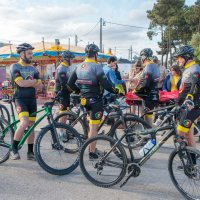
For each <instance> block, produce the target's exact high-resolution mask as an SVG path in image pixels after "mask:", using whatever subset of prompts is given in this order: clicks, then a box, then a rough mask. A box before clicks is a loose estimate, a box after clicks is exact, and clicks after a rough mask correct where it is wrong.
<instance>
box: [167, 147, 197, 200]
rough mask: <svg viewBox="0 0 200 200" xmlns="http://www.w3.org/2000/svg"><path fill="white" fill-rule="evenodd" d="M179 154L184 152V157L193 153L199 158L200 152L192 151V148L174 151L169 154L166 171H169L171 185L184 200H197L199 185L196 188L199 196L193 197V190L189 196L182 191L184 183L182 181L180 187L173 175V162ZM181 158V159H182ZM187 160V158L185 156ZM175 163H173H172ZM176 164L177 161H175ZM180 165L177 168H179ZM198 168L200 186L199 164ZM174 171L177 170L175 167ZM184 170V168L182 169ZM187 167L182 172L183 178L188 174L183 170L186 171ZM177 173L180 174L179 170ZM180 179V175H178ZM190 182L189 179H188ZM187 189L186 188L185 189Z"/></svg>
mask: <svg viewBox="0 0 200 200" xmlns="http://www.w3.org/2000/svg"><path fill="white" fill-rule="evenodd" d="M180 152H182V153H184V152H187V153H186V155H188V153H194V154H196V155H198V158H200V151H198V150H197V149H194V148H192V147H185V148H184V149H180V150H178V151H177V150H174V151H173V152H172V153H171V154H170V157H169V162H168V171H169V174H170V178H171V180H172V183H173V184H174V186H175V187H176V189H177V190H178V191H179V192H180V193H181V194H182V195H183V196H184V197H185V198H186V199H189V200H196V199H199V198H200V185H199V188H198V191H199V194H198V197H194V196H193V195H194V192H195V190H194V189H193V190H192V193H193V194H189V193H188V192H186V191H185V190H184V189H183V185H184V184H185V181H184V184H182V186H181V185H180V184H179V183H178V180H177V179H176V175H175V174H176V173H174V170H175V169H174V167H173V161H174V160H175V157H176V155H178V154H179V153H180ZM182 158H183V157H182ZM186 158H187V156H186ZM179 159H180V157H179ZM174 162H175V161H174ZM176 162H177V161H176ZM180 164H182V162H180ZM180 164H179V165H178V166H180ZM198 165H199V166H198V167H199V184H200V163H198ZM176 169H177V170H178V167H176ZM183 169H184V168H183ZM188 169H189V167H187V168H186V169H184V170H183V173H184V175H185V176H187V177H188V175H189V174H187V173H188V172H187V171H185V170H188ZM179 173H180V170H179ZM178 176H179V177H180V174H179V175H178ZM190 181H191V179H190ZM186 188H188V186H187V187H186Z"/></svg>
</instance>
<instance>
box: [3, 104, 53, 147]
mask: <svg viewBox="0 0 200 200" xmlns="http://www.w3.org/2000/svg"><path fill="white" fill-rule="evenodd" d="M42 111H45V113H44V114H43V115H42V116H41V117H40V118H39V119H37V120H36V121H35V123H34V124H33V125H32V126H30V127H29V128H28V130H27V131H26V132H25V133H24V135H23V137H22V139H21V140H20V142H19V144H18V149H20V148H21V147H22V146H23V144H24V142H25V141H26V139H27V137H28V136H29V134H30V133H31V131H32V130H33V129H34V128H35V127H36V126H37V125H38V124H39V123H40V122H41V121H42V120H43V119H44V118H45V117H47V116H48V115H50V114H51V108H49V107H45V108H42V109H40V110H38V111H36V112H34V113H32V114H31V116H32V115H34V114H36V113H40V112H42ZM12 120H13V122H12V123H11V124H9V125H8V126H7V127H6V128H5V129H4V130H3V131H2V134H3V135H4V136H5V135H6V133H7V132H8V130H9V129H10V128H13V129H14V130H15V131H16V129H17V123H19V122H20V120H15V116H12ZM5 145H6V147H8V148H9V149H11V148H12V144H4V146H5Z"/></svg>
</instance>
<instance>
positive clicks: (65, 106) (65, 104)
mask: <svg viewBox="0 0 200 200" xmlns="http://www.w3.org/2000/svg"><path fill="white" fill-rule="evenodd" d="M60 97H61V98H60V113H62V112H65V111H69V108H70V96H69V95H64V94H61V96H60Z"/></svg>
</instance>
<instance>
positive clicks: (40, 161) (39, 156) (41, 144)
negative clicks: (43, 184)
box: [35, 123, 82, 175]
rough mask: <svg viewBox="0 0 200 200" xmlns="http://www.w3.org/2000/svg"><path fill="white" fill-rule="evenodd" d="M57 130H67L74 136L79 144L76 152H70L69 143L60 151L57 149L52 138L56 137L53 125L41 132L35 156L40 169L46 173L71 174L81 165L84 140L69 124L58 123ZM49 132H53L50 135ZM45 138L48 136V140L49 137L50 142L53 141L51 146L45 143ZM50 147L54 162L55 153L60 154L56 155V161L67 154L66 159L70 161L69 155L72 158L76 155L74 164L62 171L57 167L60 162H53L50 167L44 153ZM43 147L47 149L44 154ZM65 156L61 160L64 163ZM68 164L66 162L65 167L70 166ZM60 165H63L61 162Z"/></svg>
mask: <svg viewBox="0 0 200 200" xmlns="http://www.w3.org/2000/svg"><path fill="white" fill-rule="evenodd" d="M55 128H62V129H65V130H66V132H67V133H70V136H73V139H75V140H76V142H77V147H76V148H75V150H74V151H73V150H71V151H69V148H66V146H67V145H70V143H68V142H66V143H65V144H61V147H62V148H61V149H58V148H57V147H56V144H53V143H52V137H53V136H55V135H53V136H52V134H54V131H53V130H54V129H53V125H48V126H46V127H44V128H43V129H42V130H41V132H40V133H39V134H38V137H37V139H36V142H35V156H36V160H37V162H38V164H39V165H40V167H42V169H44V170H45V171H46V172H48V173H50V174H54V175H66V174H69V173H71V172H72V171H74V170H75V169H76V168H77V167H78V165H79V150H80V147H81V145H82V140H81V138H80V136H79V134H78V133H77V131H76V130H75V129H74V128H73V127H71V126H69V125H67V124H61V123H56V124H55ZM49 131H50V132H51V134H49ZM48 134H49V135H50V136H49V135H48ZM44 136H46V137H47V138H48V136H49V140H50V141H51V143H50V144H47V142H46V141H44ZM60 143H61V142H60ZM48 145H50V151H51V156H50V157H51V160H52V155H53V153H58V156H57V155H56V156H57V157H55V159H57V158H58V159H59V156H62V155H64V156H65V155H66V154H67V156H66V157H65V159H66V158H67V159H69V157H70V156H69V155H71V156H72V155H74V156H72V157H73V161H72V164H70V165H69V166H67V167H66V166H64V167H63V166H62V167H61V169H58V168H57V167H56V166H57V164H59V161H58V162H57V161H53V163H52V164H51V166H50V164H49V163H48V162H47V161H46V160H44V155H45V154H44V153H45V151H47V149H46V148H47V147H48ZM43 147H44V148H45V149H44V152H42V151H43V150H42V148H43ZM61 154H62V155H61ZM64 156H63V157H62V158H61V161H64ZM68 163H69V162H68V161H66V162H64V165H65V164H66V165H68ZM60 164H61V162H60Z"/></svg>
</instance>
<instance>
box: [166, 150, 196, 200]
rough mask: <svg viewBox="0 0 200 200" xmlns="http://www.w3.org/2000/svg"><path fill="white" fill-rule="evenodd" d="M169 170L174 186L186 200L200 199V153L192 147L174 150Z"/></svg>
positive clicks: (170, 158)
mask: <svg viewBox="0 0 200 200" xmlns="http://www.w3.org/2000/svg"><path fill="white" fill-rule="evenodd" d="M195 162H196V164H195ZM168 170H169V174H170V178H171V180H172V182H173V184H174V186H175V187H176V189H177V190H178V191H179V192H180V193H181V194H182V195H183V196H184V197H185V198H187V199H189V200H197V199H200V151H198V150H196V149H194V148H191V147H186V148H184V149H181V150H179V151H176V150H174V151H173V152H172V153H171V155H170V157H169V163H168Z"/></svg>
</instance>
